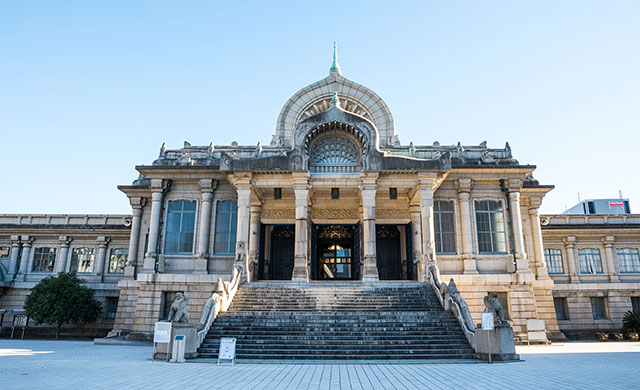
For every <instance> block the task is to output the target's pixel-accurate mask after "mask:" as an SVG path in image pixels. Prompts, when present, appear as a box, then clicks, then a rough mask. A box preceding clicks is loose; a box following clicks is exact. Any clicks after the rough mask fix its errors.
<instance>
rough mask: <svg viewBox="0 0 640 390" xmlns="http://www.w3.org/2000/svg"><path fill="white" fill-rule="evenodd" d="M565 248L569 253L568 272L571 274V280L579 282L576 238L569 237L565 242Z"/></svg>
mask: <svg viewBox="0 0 640 390" xmlns="http://www.w3.org/2000/svg"><path fill="white" fill-rule="evenodd" d="M563 241H564V248H565V250H566V251H567V272H568V273H569V280H570V281H571V282H572V283H573V282H576V283H577V282H579V281H580V278H579V277H578V273H577V272H576V252H575V247H576V238H575V237H567V238H565V239H564V240H563Z"/></svg>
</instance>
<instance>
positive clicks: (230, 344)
mask: <svg viewBox="0 0 640 390" xmlns="http://www.w3.org/2000/svg"><path fill="white" fill-rule="evenodd" d="M221 360H231V361H232V364H235V362H236V338H235V337H223V338H221V339H220V351H218V364H220V361H221Z"/></svg>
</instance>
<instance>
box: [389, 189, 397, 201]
mask: <svg viewBox="0 0 640 390" xmlns="http://www.w3.org/2000/svg"><path fill="white" fill-rule="evenodd" d="M389 199H391V200H396V199H398V189H397V188H395V187H392V188H389Z"/></svg>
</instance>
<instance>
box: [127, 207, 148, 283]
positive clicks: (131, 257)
mask: <svg viewBox="0 0 640 390" xmlns="http://www.w3.org/2000/svg"><path fill="white" fill-rule="evenodd" d="M146 201H147V200H146V199H145V198H130V199H129V203H130V204H131V210H132V214H133V217H132V218H131V234H130V236H129V252H128V253H127V264H126V265H125V267H124V276H127V277H134V276H135V273H136V264H137V260H138V244H139V242H140V225H141V222H142V208H143V207H144V205H145V204H146Z"/></svg>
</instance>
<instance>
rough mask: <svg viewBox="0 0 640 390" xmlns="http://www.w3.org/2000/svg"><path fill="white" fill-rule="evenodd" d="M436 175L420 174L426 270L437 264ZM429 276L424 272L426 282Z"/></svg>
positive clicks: (421, 219)
mask: <svg viewBox="0 0 640 390" xmlns="http://www.w3.org/2000/svg"><path fill="white" fill-rule="evenodd" d="M435 180H436V174H435V173H429V174H427V173H423V174H419V183H418V191H419V195H420V221H421V230H422V256H423V259H424V260H423V262H422V267H423V268H424V269H426V266H427V265H428V263H435V264H437V260H436V233H435V224H434V220H433V192H434V190H433V188H434V186H435ZM426 277H427V275H426V272H423V279H421V280H420V281H422V282H425V281H427V279H426Z"/></svg>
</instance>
